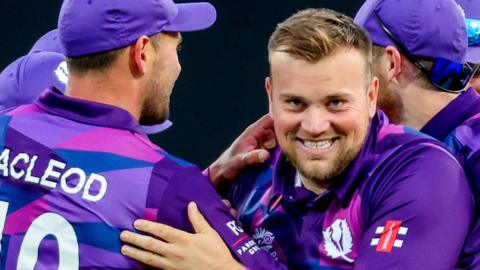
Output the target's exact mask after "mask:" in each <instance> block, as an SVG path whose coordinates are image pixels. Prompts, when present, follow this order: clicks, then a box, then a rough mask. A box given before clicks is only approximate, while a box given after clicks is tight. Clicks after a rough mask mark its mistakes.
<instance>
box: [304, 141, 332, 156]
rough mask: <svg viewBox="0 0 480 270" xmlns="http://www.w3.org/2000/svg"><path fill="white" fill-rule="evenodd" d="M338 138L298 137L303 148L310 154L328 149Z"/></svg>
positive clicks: (320, 152)
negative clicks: (308, 138) (314, 138)
mask: <svg viewBox="0 0 480 270" xmlns="http://www.w3.org/2000/svg"><path fill="white" fill-rule="evenodd" d="M337 140H338V138H330V139H324V140H307V139H298V142H300V144H301V146H302V148H303V149H305V150H306V151H307V152H310V153H312V154H322V153H325V152H328V151H330V150H331V149H332V148H333V146H334V145H335V142H336V141H337Z"/></svg>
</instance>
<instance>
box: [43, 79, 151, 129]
mask: <svg viewBox="0 0 480 270" xmlns="http://www.w3.org/2000/svg"><path fill="white" fill-rule="evenodd" d="M35 104H37V105H38V106H40V107H41V108H42V109H44V110H46V111H47V112H49V113H51V114H55V115H59V116H61V117H65V118H68V119H71V120H73V121H77V122H81V123H86V124H91V125H96V126H104V127H111V128H116V129H124V130H130V131H132V132H136V133H140V134H145V133H144V131H143V129H142V127H141V126H140V124H138V122H137V121H136V120H135V119H134V118H133V116H132V115H131V114H130V113H129V112H127V111H126V110H124V109H121V108H119V107H115V106H111V105H107V104H103V103H98V102H91V101H87V100H83V99H77V98H72V97H68V96H66V95H64V94H62V92H60V91H59V90H58V89H55V88H50V89H47V90H45V91H44V92H43V93H42V94H41V95H40V96H39V97H38V99H37V100H36V101H35Z"/></svg>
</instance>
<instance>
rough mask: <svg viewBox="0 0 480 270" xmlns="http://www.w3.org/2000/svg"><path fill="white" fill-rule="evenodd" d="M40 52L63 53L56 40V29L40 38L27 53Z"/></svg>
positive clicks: (58, 41)
mask: <svg viewBox="0 0 480 270" xmlns="http://www.w3.org/2000/svg"><path fill="white" fill-rule="evenodd" d="M40 51H47V52H56V53H63V51H62V44H61V43H60V40H59V39H58V29H53V30H51V31H50V32H48V33H46V34H45V35H43V36H42V37H40V38H39V39H38V40H37V42H35V44H33V47H32V48H31V49H30V52H28V53H33V52H40Z"/></svg>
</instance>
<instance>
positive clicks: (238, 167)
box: [204, 115, 276, 189]
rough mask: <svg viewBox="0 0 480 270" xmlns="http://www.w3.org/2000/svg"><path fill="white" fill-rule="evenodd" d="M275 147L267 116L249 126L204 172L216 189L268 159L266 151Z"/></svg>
mask: <svg viewBox="0 0 480 270" xmlns="http://www.w3.org/2000/svg"><path fill="white" fill-rule="evenodd" d="M275 145H276V141H275V133H274V130H273V121H272V119H271V118H270V116H268V115H264V116H263V117H262V118H260V119H259V120H257V121H256V122H255V123H253V124H251V125H250V126H249V127H247V129H246V130H245V131H244V132H243V133H242V134H240V136H239V137H238V138H237V139H236V140H235V141H234V142H233V143H232V145H230V147H229V148H228V149H227V150H225V152H223V153H222V155H221V156H220V157H219V158H218V159H217V160H215V162H213V163H212V164H211V165H210V166H209V167H208V168H207V169H206V170H205V171H204V173H205V174H208V177H209V178H210V179H211V181H212V183H213V185H214V186H215V187H216V188H217V189H222V186H223V185H224V184H228V183H229V182H230V181H232V180H233V179H235V178H236V177H238V176H239V175H240V172H241V171H242V170H243V169H245V168H246V167H248V166H251V165H254V164H259V163H263V162H265V161H266V160H268V159H269V158H270V154H269V152H268V149H270V148H273V147H274V146H275Z"/></svg>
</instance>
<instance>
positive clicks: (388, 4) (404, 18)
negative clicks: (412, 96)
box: [355, 0, 467, 62]
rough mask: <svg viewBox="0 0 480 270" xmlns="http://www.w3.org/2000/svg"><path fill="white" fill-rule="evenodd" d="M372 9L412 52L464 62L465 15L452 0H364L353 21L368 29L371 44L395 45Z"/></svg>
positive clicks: (432, 57)
mask: <svg viewBox="0 0 480 270" xmlns="http://www.w3.org/2000/svg"><path fill="white" fill-rule="evenodd" d="M374 12H376V13H377V14H378V16H379V17H380V18H381V19H382V21H383V22H384V23H385V26H386V27H387V28H388V29H389V30H390V31H391V32H392V34H393V35H394V36H395V37H396V38H397V39H398V40H399V41H400V42H402V43H403V44H404V45H405V46H406V47H407V48H408V49H409V50H410V52H411V53H412V54H413V55H415V56H418V57H421V58H427V59H428V58H431V59H434V58H439V57H441V58H445V59H449V60H452V61H456V62H463V60H464V57H465V53H466V50H467V33H466V29H465V18H464V16H463V13H462V11H461V9H460V7H459V6H458V5H457V3H455V2H454V0H402V1H399V0H366V1H365V3H364V4H363V5H362V7H361V8H360V10H359V11H358V13H357V15H356V16H355V22H356V23H357V24H359V25H361V26H363V27H364V28H365V29H366V30H367V31H368V33H369V34H370V37H371V38H372V42H373V44H375V45H378V46H381V47H386V46H389V45H390V46H395V44H394V43H393V41H392V40H391V39H390V38H389V37H388V35H387V34H385V32H384V31H383V29H382V27H381V26H380V24H379V23H378V21H377V20H376V19H375V16H374ZM395 47H396V46H395Z"/></svg>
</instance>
